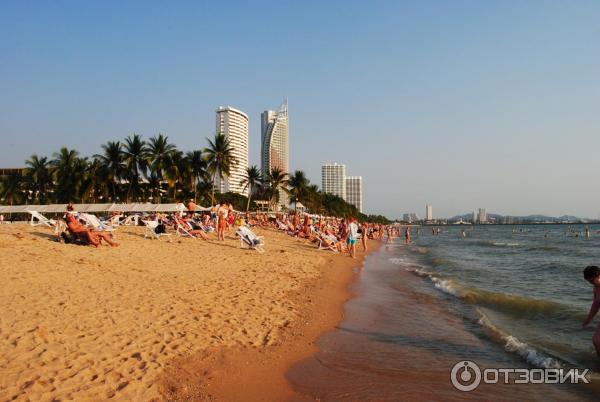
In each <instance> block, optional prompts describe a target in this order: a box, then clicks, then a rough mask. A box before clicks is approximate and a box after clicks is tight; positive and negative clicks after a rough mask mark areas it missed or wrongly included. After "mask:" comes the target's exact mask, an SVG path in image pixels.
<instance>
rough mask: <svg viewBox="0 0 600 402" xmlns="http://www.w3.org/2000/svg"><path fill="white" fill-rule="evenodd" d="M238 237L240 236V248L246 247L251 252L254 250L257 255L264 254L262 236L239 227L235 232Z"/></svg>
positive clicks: (244, 227)
mask: <svg viewBox="0 0 600 402" xmlns="http://www.w3.org/2000/svg"><path fill="white" fill-rule="evenodd" d="M235 234H237V235H238V236H240V247H241V248H244V247H247V248H249V249H251V250H256V251H258V252H259V253H264V252H265V250H264V249H263V246H264V244H265V243H264V241H263V237H262V236H257V235H256V234H255V233H254V232H253V231H251V230H250V229H249V228H247V227H246V226H240V227H239V228H238V230H237V231H236V232H235Z"/></svg>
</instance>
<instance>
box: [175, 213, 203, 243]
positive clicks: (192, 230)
mask: <svg viewBox="0 0 600 402" xmlns="http://www.w3.org/2000/svg"><path fill="white" fill-rule="evenodd" d="M175 226H176V230H179V228H180V227H181V228H184V229H185V230H186V231H187V233H189V234H191V235H193V236H200V237H201V238H202V239H203V240H208V236H207V235H206V232H205V231H204V230H202V229H201V228H200V227H199V226H196V227H194V226H190V223H188V221H186V220H185V219H178V218H175Z"/></svg>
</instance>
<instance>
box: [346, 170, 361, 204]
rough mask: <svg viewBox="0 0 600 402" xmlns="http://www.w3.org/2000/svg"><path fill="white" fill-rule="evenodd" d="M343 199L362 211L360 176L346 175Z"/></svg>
mask: <svg viewBox="0 0 600 402" xmlns="http://www.w3.org/2000/svg"><path fill="white" fill-rule="evenodd" d="M345 200H346V201H347V202H348V203H349V204H352V205H354V206H355V207H356V209H358V212H361V213H362V177H361V176H347V177H346V198H345Z"/></svg>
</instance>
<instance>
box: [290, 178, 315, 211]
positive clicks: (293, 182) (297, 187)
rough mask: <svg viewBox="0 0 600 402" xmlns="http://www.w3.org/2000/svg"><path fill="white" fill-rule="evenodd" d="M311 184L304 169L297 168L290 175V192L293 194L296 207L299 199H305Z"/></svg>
mask: <svg viewBox="0 0 600 402" xmlns="http://www.w3.org/2000/svg"><path fill="white" fill-rule="evenodd" d="M309 184H310V182H309V181H308V179H307V178H306V174H305V173H304V172H303V171H302V170H296V171H295V172H294V174H293V175H291V176H290V178H289V180H288V185H289V187H290V188H289V190H288V192H289V193H290V194H291V196H292V199H291V201H293V202H294V209H295V207H296V204H297V203H298V202H299V201H304V200H305V197H306V193H307V191H308V186H309Z"/></svg>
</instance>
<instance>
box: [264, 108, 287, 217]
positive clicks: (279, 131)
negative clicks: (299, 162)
mask: <svg viewBox="0 0 600 402" xmlns="http://www.w3.org/2000/svg"><path fill="white" fill-rule="evenodd" d="M274 167H278V168H279V169H281V171H282V172H283V173H287V174H289V172H290V157H289V134H288V105H287V100H286V101H285V102H284V103H283V104H282V105H281V107H280V108H279V110H278V111H274V110H265V111H264V112H263V113H262V114H261V169H262V172H263V174H267V173H268V172H270V171H271V169H273V168H274ZM288 203H289V202H288V196H287V193H285V192H284V191H283V190H281V191H280V193H279V204H280V205H282V206H287V205H288Z"/></svg>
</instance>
